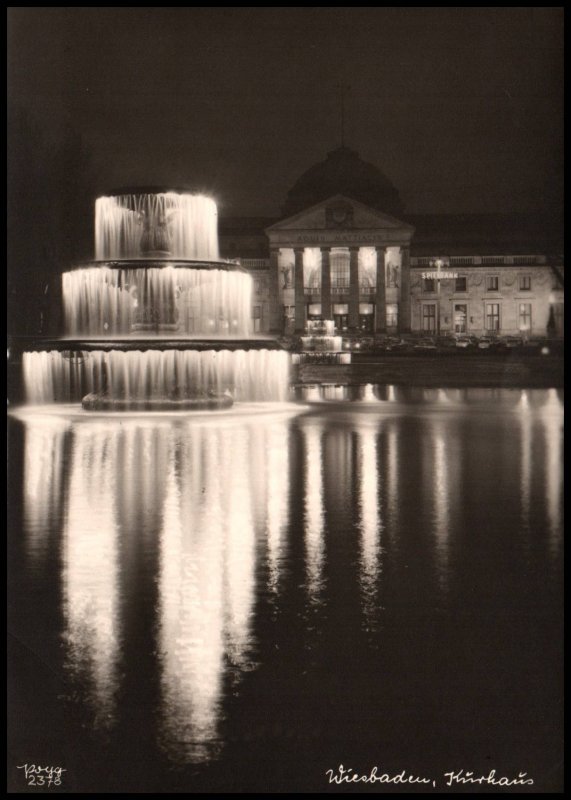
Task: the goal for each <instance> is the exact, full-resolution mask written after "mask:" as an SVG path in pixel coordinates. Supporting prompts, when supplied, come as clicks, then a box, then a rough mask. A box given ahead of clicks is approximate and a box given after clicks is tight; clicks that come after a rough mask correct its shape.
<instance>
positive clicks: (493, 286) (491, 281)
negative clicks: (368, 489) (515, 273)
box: [488, 275, 498, 292]
mask: <svg viewBox="0 0 571 800" xmlns="http://www.w3.org/2000/svg"><path fill="white" fill-rule="evenodd" d="M488 291H489V292H497V291H498V276H497V275H489V276H488Z"/></svg>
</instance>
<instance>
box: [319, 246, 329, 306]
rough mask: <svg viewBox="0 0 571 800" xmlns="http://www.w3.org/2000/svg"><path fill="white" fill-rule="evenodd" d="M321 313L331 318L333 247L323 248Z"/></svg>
mask: <svg viewBox="0 0 571 800" xmlns="http://www.w3.org/2000/svg"><path fill="white" fill-rule="evenodd" d="M321 315H322V317H323V319H331V248H330V247H322V248H321Z"/></svg>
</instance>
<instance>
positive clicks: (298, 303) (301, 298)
mask: <svg viewBox="0 0 571 800" xmlns="http://www.w3.org/2000/svg"><path fill="white" fill-rule="evenodd" d="M303 250H304V248H303V247H294V250H293V252H294V254H295V275H294V287H295V331H296V333H303V331H304V330H305V291H304V286H303Z"/></svg>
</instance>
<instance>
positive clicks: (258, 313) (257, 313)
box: [252, 306, 262, 333]
mask: <svg viewBox="0 0 571 800" xmlns="http://www.w3.org/2000/svg"><path fill="white" fill-rule="evenodd" d="M252 317H253V318H254V333H259V332H260V327H261V324H262V307H261V306H254V307H253V308H252Z"/></svg>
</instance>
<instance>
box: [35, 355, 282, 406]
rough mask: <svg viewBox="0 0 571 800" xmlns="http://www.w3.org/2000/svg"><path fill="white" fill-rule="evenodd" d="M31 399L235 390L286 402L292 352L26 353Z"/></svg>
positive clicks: (136, 397)
mask: <svg viewBox="0 0 571 800" xmlns="http://www.w3.org/2000/svg"><path fill="white" fill-rule="evenodd" d="M23 368H24V380H25V385H26V391H27V396H26V400H27V402H29V403H31V404H34V405H40V404H46V403H70V402H80V401H81V399H82V398H83V397H84V396H85V395H86V394H92V393H101V392H104V393H105V394H106V395H108V396H109V397H110V398H113V399H116V400H118V401H119V400H126V401H131V402H132V403H135V402H136V401H138V400H142V401H147V400H154V399H157V398H162V399H171V400H177V399H180V400H183V399H185V398H189V397H193V396H194V395H195V393H196V391H197V387H199V389H200V391H201V392H209V393H215V394H222V393H223V392H231V393H232V396H233V397H234V398H235V399H236V400H238V401H244V400H250V401H269V400H278V401H285V400H286V399H287V394H288V378H289V355H288V354H287V353H286V352H285V351H273V350H235V351H231V350H206V351H203V352H199V351H196V350H172V349H168V350H146V351H134V352H132V351H130V352H123V351H121V350H111V351H110V352H102V351H99V350H95V351H79V352H74V353H71V352H54V351H51V352H35V353H24V354H23Z"/></svg>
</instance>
